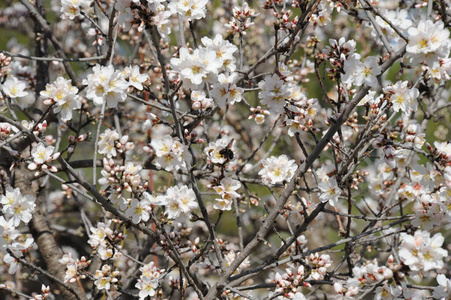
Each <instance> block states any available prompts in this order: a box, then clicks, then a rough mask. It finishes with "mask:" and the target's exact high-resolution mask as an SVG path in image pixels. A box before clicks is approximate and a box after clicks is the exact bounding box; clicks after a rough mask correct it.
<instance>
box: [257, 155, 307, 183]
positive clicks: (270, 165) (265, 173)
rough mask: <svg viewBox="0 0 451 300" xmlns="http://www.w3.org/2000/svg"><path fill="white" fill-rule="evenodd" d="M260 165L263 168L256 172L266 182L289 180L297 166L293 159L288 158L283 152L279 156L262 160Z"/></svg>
mask: <svg viewBox="0 0 451 300" xmlns="http://www.w3.org/2000/svg"><path fill="white" fill-rule="evenodd" d="M262 165H263V169H262V170H260V172H258V175H260V176H261V177H262V180H263V182H265V183H267V184H277V183H282V182H284V181H288V180H290V179H291V178H292V177H293V175H294V173H295V172H296V170H297V168H298V166H297V164H296V162H295V160H294V159H291V160H289V159H288V157H287V156H286V155H285V154H283V155H281V156H279V157H276V156H271V157H269V158H267V159H265V160H264V161H262Z"/></svg>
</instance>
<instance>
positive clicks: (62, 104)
mask: <svg viewBox="0 0 451 300" xmlns="http://www.w3.org/2000/svg"><path fill="white" fill-rule="evenodd" d="M77 93H78V89H77V88H76V87H75V86H73V85H72V84H71V81H70V80H66V79H64V78H63V77H58V78H57V79H56V80H55V81H54V82H53V83H48V84H47V85H46V86H45V90H44V91H42V92H41V96H42V97H43V98H44V99H47V100H44V103H45V104H53V103H54V104H55V107H54V109H53V111H54V112H55V113H59V112H61V119H62V120H63V121H65V122H67V121H69V120H71V119H72V111H73V110H75V109H80V107H81V102H80V99H79V96H78V95H77Z"/></svg>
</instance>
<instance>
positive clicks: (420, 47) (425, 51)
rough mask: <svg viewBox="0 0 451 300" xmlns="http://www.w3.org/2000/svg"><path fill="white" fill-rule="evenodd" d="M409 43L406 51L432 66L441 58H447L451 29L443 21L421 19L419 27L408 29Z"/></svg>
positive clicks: (450, 42) (450, 44)
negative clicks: (450, 31) (450, 30)
mask: <svg viewBox="0 0 451 300" xmlns="http://www.w3.org/2000/svg"><path fill="white" fill-rule="evenodd" d="M408 34H409V43H408V44H407V48H406V51H407V53H409V54H410V55H411V56H412V57H413V58H414V60H415V61H417V62H421V61H424V62H426V63H427V64H428V65H429V66H432V64H433V63H434V61H437V60H438V59H439V58H447V57H448V55H449V51H450V48H451V40H450V39H449V30H448V29H447V28H445V27H444V24H443V22H442V21H437V22H435V23H434V22H432V20H429V19H428V20H421V21H420V22H419V23H418V26H417V27H410V28H409V30H408Z"/></svg>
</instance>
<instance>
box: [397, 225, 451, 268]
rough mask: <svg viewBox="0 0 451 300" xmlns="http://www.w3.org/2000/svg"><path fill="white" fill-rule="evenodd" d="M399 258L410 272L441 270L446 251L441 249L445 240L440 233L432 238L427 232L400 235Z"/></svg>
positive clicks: (419, 231) (418, 231)
mask: <svg viewBox="0 0 451 300" xmlns="http://www.w3.org/2000/svg"><path fill="white" fill-rule="evenodd" d="M400 241H401V244H400V246H399V257H400V258H401V260H402V262H403V263H404V264H405V265H407V266H409V267H410V269H411V270H412V271H430V270H439V269H441V268H443V266H444V263H443V258H445V257H446V256H447V255H448V251H446V250H445V249H443V248H441V246H442V245H443V242H444V241H445V239H444V238H443V236H442V234H441V233H436V234H435V235H434V236H433V237H431V236H430V233H429V232H427V231H422V230H417V231H415V234H414V235H413V236H412V235H409V234H407V233H404V232H403V233H401V234H400Z"/></svg>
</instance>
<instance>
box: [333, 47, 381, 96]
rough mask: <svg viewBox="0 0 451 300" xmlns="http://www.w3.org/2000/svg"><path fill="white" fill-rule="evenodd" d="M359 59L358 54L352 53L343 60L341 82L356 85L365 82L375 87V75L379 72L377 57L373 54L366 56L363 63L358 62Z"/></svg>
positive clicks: (376, 83)
mask: <svg viewBox="0 0 451 300" xmlns="http://www.w3.org/2000/svg"><path fill="white" fill-rule="evenodd" d="M360 59H361V56H360V54H358V53H354V54H352V55H351V56H350V57H349V58H348V59H347V60H346V61H345V63H344V72H345V74H344V75H343V77H342V80H343V82H344V83H346V84H354V85H356V86H361V85H363V84H366V85H368V86H370V87H373V88H374V87H377V85H378V82H377V76H378V75H379V74H380V73H381V68H380V66H379V65H378V63H377V58H376V57H374V56H370V57H367V58H365V60H364V62H363V63H362V62H360Z"/></svg>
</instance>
